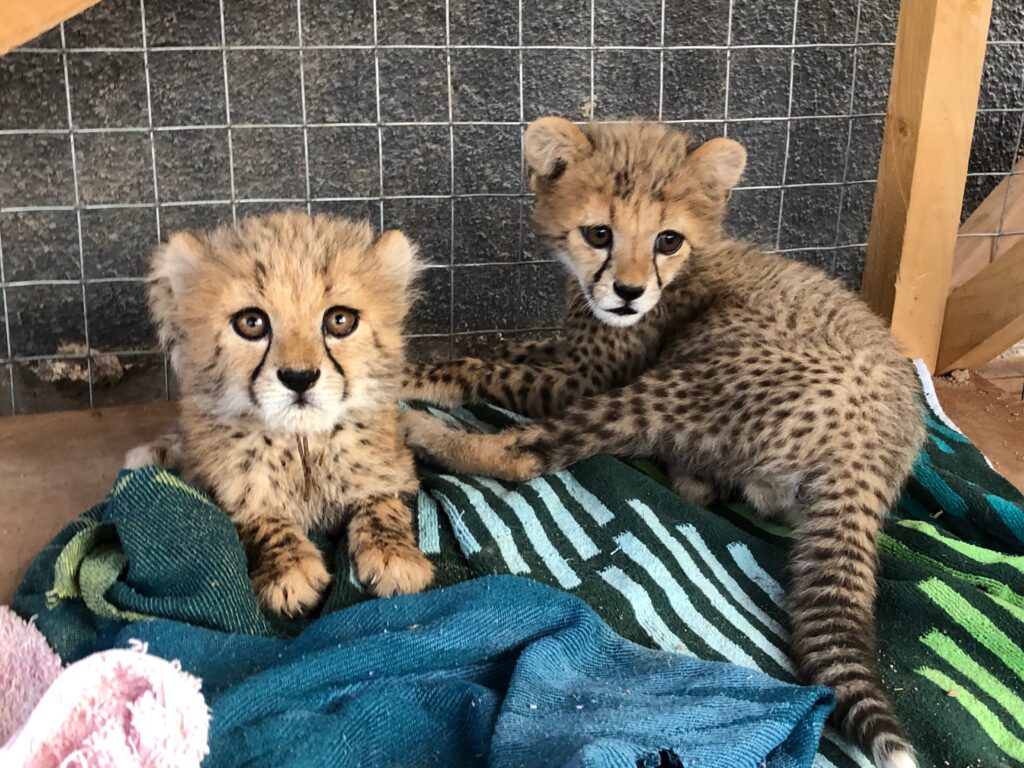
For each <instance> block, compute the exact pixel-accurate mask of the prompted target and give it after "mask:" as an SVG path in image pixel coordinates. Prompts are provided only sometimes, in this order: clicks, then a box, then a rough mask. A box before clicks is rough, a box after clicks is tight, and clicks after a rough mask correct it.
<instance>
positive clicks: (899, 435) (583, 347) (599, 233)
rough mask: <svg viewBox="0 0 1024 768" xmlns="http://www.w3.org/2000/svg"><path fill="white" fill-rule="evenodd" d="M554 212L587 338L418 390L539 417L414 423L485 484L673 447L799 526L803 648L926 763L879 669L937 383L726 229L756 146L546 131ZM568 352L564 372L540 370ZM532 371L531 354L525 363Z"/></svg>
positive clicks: (611, 128) (418, 385)
mask: <svg viewBox="0 0 1024 768" xmlns="http://www.w3.org/2000/svg"><path fill="white" fill-rule="evenodd" d="M525 149H526V161H527V165H528V166H529V171H530V178H531V184H532V186H533V189H534V192H535V193H536V207H535V211H534V219H535V221H536V223H537V226H538V229H539V231H540V233H541V235H542V236H544V237H545V238H546V239H547V240H548V241H549V243H550V244H551V246H552V248H553V250H554V253H555V254H556V255H557V257H558V258H559V259H560V260H561V261H562V262H563V263H564V264H565V265H566V266H567V267H568V270H569V272H570V274H571V275H572V277H573V278H575V280H574V281H573V282H574V283H575V285H573V286H572V288H571V293H572V296H571V297H570V300H569V302H568V305H569V306H570V307H571V308H572V309H571V310H570V313H569V317H568V318H567V321H566V337H565V339H564V340H562V341H560V342H556V343H554V344H544V345H539V346H536V347H533V346H531V345H527V346H526V347H525V348H523V350H521V351H520V353H519V358H518V359H521V360H523V362H522V363H520V364H515V363H511V362H491V363H488V362H483V361H480V360H460V361H454V362H451V363H440V364H436V365H426V366H421V367H418V368H413V369H412V370H411V371H410V373H409V375H408V381H407V383H406V388H405V392H404V393H403V395H404V396H406V397H416V398H420V399H425V400H432V401H434V402H437V403H440V404H443V405H446V406H454V405H457V404H460V403H463V402H466V401H475V400H489V401H495V402H497V403H499V404H501V405H504V406H505V407H507V408H512V409H514V410H517V411H520V412H524V413H527V414H529V415H531V416H535V417H540V418H539V420H538V421H537V422H535V423H533V424H531V425H528V426H524V427H520V428H517V429H511V430H507V431H505V432H502V433H498V434H494V435H476V434H468V433H462V432H458V431H454V430H452V429H451V428H449V427H446V426H445V425H443V424H442V423H440V422H437V421H434V420H431V419H429V418H428V417H426V416H425V415H423V414H422V413H421V412H409V413H408V414H407V416H406V425H407V428H408V430H409V435H410V440H411V441H412V442H413V443H414V444H417V445H418V446H420V447H421V448H423V449H424V450H425V451H426V452H428V453H429V454H431V455H433V456H434V457H436V458H437V459H438V460H440V461H441V462H442V463H445V464H447V465H448V466H450V467H452V468H454V469H456V470H461V471H464V472H474V473H483V474H490V475H494V476H497V477H502V478H506V479H510V480H525V479H527V478H530V477H533V476H535V475H538V474H540V473H543V472H552V471H555V470H558V469H561V468H562V467H565V466H566V465H567V464H570V463H572V462H575V461H579V460H581V459H584V458H586V457H588V456H593V455H594V454H597V453H604V452H608V453H617V454H620V455H649V456H650V455H653V456H655V457H657V458H659V459H660V460H661V461H663V462H664V463H665V465H666V467H667V469H668V472H669V476H670V479H671V481H672V483H673V486H674V487H675V489H676V491H677V492H678V493H679V494H680V495H681V496H683V497H684V498H687V499H690V500H691V501H694V502H697V503H699V504H706V503H708V502H709V501H710V500H711V499H712V498H713V497H714V495H715V494H716V493H717V492H718V491H720V490H723V491H725V492H728V493H740V494H742V495H744V496H745V497H746V498H747V500H748V501H749V502H750V503H751V504H752V505H753V506H754V507H755V508H756V509H757V510H758V511H759V512H760V513H761V514H763V515H766V516H772V517H776V518H781V519H783V520H784V521H786V522H787V523H789V524H790V525H792V526H793V527H794V528H795V529H796V533H797V537H796V541H795V544H794V546H793V548H792V551H791V554H790V558H789V584H788V603H789V605H788V607H789V617H790V626H791V629H792V634H791V646H792V654H793V657H794V659H795V661H796V663H797V667H798V668H799V670H800V672H801V673H802V675H803V677H804V678H805V679H806V680H808V681H812V682H816V683H823V684H826V685H830V686H832V688H833V689H834V690H835V692H836V696H837V701H838V703H837V707H836V711H835V719H836V721H837V722H838V723H839V724H840V725H841V727H842V729H843V731H844V732H845V733H846V734H847V735H848V736H849V737H851V738H852V739H853V740H855V741H856V742H858V743H859V744H860V745H861V746H862V747H863V748H864V749H865V750H867V751H868V752H870V753H873V755H874V759H875V761H876V763H877V764H878V765H879V766H886V768H903V767H905V766H912V765H914V758H913V753H912V750H911V748H910V745H909V744H908V742H907V740H906V736H905V734H904V731H903V728H902V726H901V725H900V722H899V720H898V718H897V716H896V713H895V712H894V710H893V707H892V704H891V703H890V702H889V698H888V696H887V695H886V693H885V689H884V687H883V685H882V682H881V680H880V679H879V677H878V672H877V670H876V658H875V632H874V603H875V590H876V586H875V570H876V567H877V560H878V555H877V550H876V537H877V534H878V530H879V527H880V525H881V522H882V518H883V517H884V516H885V514H886V512H887V511H888V510H889V508H890V506H891V505H892V504H893V502H894V501H895V499H896V497H897V495H898V494H899V492H900V488H901V486H902V485H903V483H904V481H905V480H906V478H907V475H908V474H909V472H910V469H911V465H912V464H913V461H914V458H915V457H916V456H917V454H918V451H919V450H920V447H921V444H922V441H923V440H924V424H923V414H922V410H921V406H920V400H919V387H918V382H917V378H916V376H915V374H914V371H913V367H912V366H911V364H910V362H909V361H908V360H906V359H905V358H904V357H903V355H902V354H900V351H899V349H898V348H897V346H896V344H895V342H894V341H893V339H892V338H891V336H890V335H889V332H888V330H887V329H886V327H885V326H884V325H883V323H882V322H881V321H880V320H879V319H878V318H876V317H875V316H874V315H872V314H871V312H870V311H869V310H868V309H867V307H865V306H864V305H863V304H862V303H861V302H860V301H858V300H857V298H855V297H854V296H852V295H850V294H849V293H847V292H846V291H844V290H843V289H842V288H841V287H840V286H839V285H837V284H836V283H834V282H833V281H831V280H829V279H828V278H826V277H825V276H824V275H823V274H821V273H820V272H819V271H817V270H815V269H812V268H810V267H807V266H804V265H802V264H798V263H796V262H792V261H788V260H786V259H783V258H780V257H776V256H770V255H766V254H764V253H761V252H760V251H758V250H757V249H755V248H753V247H751V246H749V245H744V244H742V243H737V242H732V241H729V240H726V239H723V237H722V231H721V223H722V217H723V215H724V212H725V204H726V201H727V199H728V197H729V193H730V191H731V190H732V188H733V186H734V185H735V184H736V183H737V181H738V180H739V178H740V175H741V173H742V172H743V167H744V164H745V161H746V154H745V152H744V150H743V148H742V147H741V146H740V145H739V144H737V143H736V142H734V141H729V140H727V139H714V140H712V141H709V142H708V143H706V144H704V145H703V146H701V147H698V148H697V149H695V150H691V149H690V148H689V147H688V141H687V137H686V136H685V135H684V134H682V133H679V132H677V131H674V130H671V129H670V128H668V127H666V126H664V125H659V124H654V123H633V124H628V125H610V124H609V125H602V124H591V125H588V126H586V127H585V128H582V129H581V128H579V127H577V126H575V125H573V124H572V123H570V122H568V121H566V120H562V119H559V118H542V119H540V120H538V121H536V122H534V123H532V124H531V125H530V126H529V128H528V129H527V131H526V138H525ZM551 354H554V355H555V357H556V362H557V363H558V364H557V365H556V366H554V367H542V366H539V365H532V364H530V362H536V360H539V359H540V358H542V357H544V356H547V355H551ZM508 359H510V360H516V359H517V358H515V357H510V358H508Z"/></svg>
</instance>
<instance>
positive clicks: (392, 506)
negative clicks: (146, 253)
mask: <svg viewBox="0 0 1024 768" xmlns="http://www.w3.org/2000/svg"><path fill="white" fill-rule="evenodd" d="M418 270H419V263H418V262H417V260H416V254H415V249H414V247H413V246H412V245H411V244H410V243H409V241H408V240H407V239H406V238H405V236H404V235H403V234H402V233H400V232H397V231H393V232H386V233H384V234H383V235H381V236H380V237H379V238H377V239H376V240H375V239H374V237H373V233H372V230H371V229H370V226H369V225H368V224H366V223H365V222H359V223H357V222H351V221H346V220H340V219H332V218H329V217H326V216H316V217H309V216H306V215H305V214H300V213H292V212H289V213H281V214H275V215H272V216H267V217H264V218H257V219H248V220H245V221H243V222H241V223H240V224H239V225H238V226H237V227H224V228H221V229H217V230H215V231H213V232H209V233H205V234H188V233H178V234H175V235H174V236H172V237H171V238H170V240H169V241H168V242H167V243H166V244H165V245H162V246H161V247H160V248H158V249H157V251H156V253H155V255H154V257H153V261H152V266H151V270H150V274H149V281H148V282H149V298H150V307H151V310H152V314H153V317H154V319H155V321H156V324H157V328H158V333H159V337H160V341H161V343H162V345H163V346H164V348H165V349H166V350H167V351H168V352H169V354H170V358H171V364H172V366H173V369H174V372H175V374H176V375H177V376H178V379H179V381H180V385H181V393H182V397H181V423H180V426H179V431H176V432H172V433H169V434H167V435H165V436H163V437H161V438H159V439H158V440H156V441H154V442H153V443H150V444H148V445H143V446H139V447H137V448H135V449H133V450H132V451H129V453H128V455H127V457H126V465H127V466H128V467H138V466H141V465H144V464H158V465H161V466H165V467H169V468H171V469H175V470H178V471H180V472H181V474H182V476H183V477H184V478H185V479H187V480H190V481H192V482H195V483H197V484H198V485H200V486H203V487H204V488H206V489H207V490H208V491H209V492H210V493H211V494H212V495H213V497H214V498H215V499H216V500H217V502H218V503H219V504H220V505H221V506H222V507H223V509H224V510H225V512H227V514H228V515H229V516H230V518H231V519H232V521H233V522H234V524H235V527H236V529H237V531H238V536H239V538H240V540H241V542H242V544H243V545H244V547H245V550H246V554H247V556H248V558H249V571H250V577H251V579H252V583H253V589H254V590H255V593H256V596H257V598H258V599H259V602H260V604H261V605H262V606H263V607H264V608H265V609H267V610H269V611H273V612H275V613H279V614H287V615H295V614H298V613H302V612H304V611H306V610H308V609H310V608H311V607H313V606H315V605H316V604H317V603H318V602H319V600H320V595H321V593H322V592H323V589H324V588H325V587H326V585H327V584H328V582H329V581H330V574H329V573H328V571H327V569H326V567H325V566H324V563H323V559H322V557H321V555H320V552H319V551H318V550H317V548H316V547H315V546H314V545H313V543H312V542H311V541H310V539H309V537H308V533H309V532H310V531H312V530H314V529H318V530H332V529H336V528H338V527H339V526H341V525H342V524H347V536H348V548H349V553H350V555H351V558H352V564H353V568H354V570H355V574H356V576H357V578H358V579H359V580H360V581H361V582H362V583H364V584H366V585H367V586H368V588H369V589H370V591H371V592H373V593H374V594H376V595H381V596H385V595H394V594H398V593H406V592H416V591H419V590H421V589H423V588H424V587H426V586H427V585H428V584H429V583H430V581H431V579H432V578H433V566H432V565H431V564H430V561H429V560H427V558H426V557H425V556H424V555H423V554H422V552H420V549H419V547H418V546H417V544H416V538H415V534H414V533H413V526H412V513H411V512H410V509H409V506H408V500H409V499H411V498H412V497H414V495H415V494H416V492H417V490H418V488H419V486H418V481H417V478H416V473H415V470H414V466H413V459H412V454H411V452H410V450H409V449H408V448H407V447H406V445H405V442H404V440H403V436H402V434H401V431H400V427H399V421H398V405H397V400H396V394H397V386H398V381H399V376H400V372H401V369H402V364H403V361H404V355H403V341H402V323H403V320H404V318H405V315H406V313H407V312H408V310H409V307H410V304H411V302H412V299H413V293H412V290H411V288H410V285H411V281H412V280H413V278H414V277H415V275H416V273H417V271H418Z"/></svg>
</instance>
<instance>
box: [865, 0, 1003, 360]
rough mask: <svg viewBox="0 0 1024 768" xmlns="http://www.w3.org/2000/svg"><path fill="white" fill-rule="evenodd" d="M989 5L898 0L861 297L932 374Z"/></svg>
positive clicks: (978, 0)
mask: <svg viewBox="0 0 1024 768" xmlns="http://www.w3.org/2000/svg"><path fill="white" fill-rule="evenodd" d="M991 11H992V0H904V2H902V3H900V19H899V26H898V28H897V32H896V52H895V56H894V60H893V72H892V85H891V88H890V91H889V108H888V114H887V116H886V120H885V132H884V135H883V138H882V156H881V161H880V163H879V168H878V186H877V188H876V192H875V203H874V209H873V212H872V216H871V230H870V235H869V237H868V250H867V264H866V265H865V269H864V282H863V285H862V287H861V295H862V296H863V298H864V300H865V301H866V302H867V303H868V304H869V305H870V306H871V307H872V309H874V310H875V311H876V312H878V313H879V314H880V315H881V316H882V317H884V318H886V319H887V320H889V321H890V323H891V325H892V331H893V334H894V335H895V336H896V338H897V339H898V340H899V341H900V342H901V343H902V345H903V348H904V350H905V352H906V353H907V354H908V355H910V356H911V357H920V358H922V359H923V360H924V361H925V363H926V364H927V365H928V367H929V369H933V368H934V366H935V362H936V357H937V355H938V350H939V339H940V336H941V331H942V317H943V312H944V310H945V306H946V298H947V297H948V295H949V278H950V271H951V267H952V264H953V249H954V247H955V245H956V234H957V228H958V226H959V224H960V207H961V205H962V202H963V191H964V182H965V180H966V178H967V160H968V156H969V154H970V149H971V137H972V134H973V132H974V115H975V111H976V109H977V104H978V91H979V88H980V83H981V68H982V63H983V62H984V58H985V41H986V38H987V36H988V23H989V16H990V14H991Z"/></svg>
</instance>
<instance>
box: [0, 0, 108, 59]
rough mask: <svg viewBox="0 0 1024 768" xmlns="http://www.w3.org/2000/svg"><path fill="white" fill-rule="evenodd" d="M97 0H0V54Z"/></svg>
mask: <svg viewBox="0 0 1024 768" xmlns="http://www.w3.org/2000/svg"><path fill="white" fill-rule="evenodd" d="M97 2H99V0H0V56H3V55H4V54H5V53H7V52H8V51H10V50H11V49H12V48H17V47H18V46H19V45H21V44H22V43H27V42H28V41H29V40H31V39H33V38H34V37H37V36H38V35H41V34H42V33H43V32H46V31H47V30H50V29H53V28H54V27H56V26H57V25H58V24H60V23H61V22H62V21H67V20H68V19H70V18H71V17H72V16H74V15H75V14H76V13H80V12H82V11H84V10H85V9H86V8H88V7H89V6H90V5H95V4H96V3H97Z"/></svg>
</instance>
